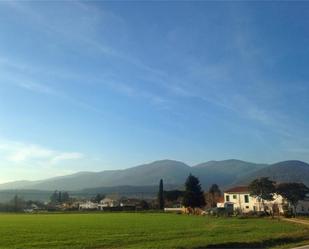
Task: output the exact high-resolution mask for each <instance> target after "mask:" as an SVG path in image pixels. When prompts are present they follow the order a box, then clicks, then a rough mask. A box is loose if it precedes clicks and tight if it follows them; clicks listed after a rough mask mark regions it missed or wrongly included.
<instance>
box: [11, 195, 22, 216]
mask: <svg viewBox="0 0 309 249" xmlns="http://www.w3.org/2000/svg"><path fill="white" fill-rule="evenodd" d="M10 203H11V205H12V210H13V211H14V212H18V211H22V210H23V208H24V207H25V201H24V200H23V199H22V198H20V197H19V196H18V195H15V196H14V197H13V199H12V200H11V201H10Z"/></svg>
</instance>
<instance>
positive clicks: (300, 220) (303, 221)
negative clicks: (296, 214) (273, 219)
mask: <svg viewBox="0 0 309 249" xmlns="http://www.w3.org/2000/svg"><path fill="white" fill-rule="evenodd" d="M282 220H284V221H289V222H294V223H298V224H303V225H308V226H309V220H302V219H297V218H289V219H288V218H282Z"/></svg>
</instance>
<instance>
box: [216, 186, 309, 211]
mask: <svg viewBox="0 0 309 249" xmlns="http://www.w3.org/2000/svg"><path fill="white" fill-rule="evenodd" d="M286 204H287V201H286V200H285V199H284V198H283V197H282V196H281V195H277V194H274V200H272V201H265V200H261V201H259V200H258V198H256V197H253V196H250V191H249V188H248V186H238V187H233V188H230V189H228V190H226V191H225V192H224V204H223V203H222V202H221V203H218V207H223V206H224V207H231V206H232V207H233V210H234V211H236V210H238V211H240V212H242V213H248V212H263V211H265V212H269V213H270V212H274V210H275V209H277V212H279V213H281V214H282V213H283V206H284V205H286ZM264 207H265V210H264ZM296 212H297V213H298V214H309V198H306V199H305V200H302V201H299V203H298V205H297V208H296Z"/></svg>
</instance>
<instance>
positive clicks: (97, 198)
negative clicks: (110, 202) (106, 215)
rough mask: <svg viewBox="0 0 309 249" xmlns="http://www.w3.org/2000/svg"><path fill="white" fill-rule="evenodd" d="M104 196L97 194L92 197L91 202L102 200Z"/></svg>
mask: <svg viewBox="0 0 309 249" xmlns="http://www.w3.org/2000/svg"><path fill="white" fill-rule="evenodd" d="M104 198H105V195H104V194H97V195H96V196H95V197H94V198H93V199H92V201H93V202H96V203H99V202H100V201H101V200H103V199H104Z"/></svg>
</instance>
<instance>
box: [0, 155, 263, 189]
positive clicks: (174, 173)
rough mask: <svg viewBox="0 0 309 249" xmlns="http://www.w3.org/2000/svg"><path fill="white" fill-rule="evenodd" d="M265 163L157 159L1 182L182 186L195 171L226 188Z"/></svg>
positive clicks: (58, 185)
mask: <svg viewBox="0 0 309 249" xmlns="http://www.w3.org/2000/svg"><path fill="white" fill-rule="evenodd" d="M261 167H265V165H260V164H253V163H248V162H244V161H239V160H225V161H210V162H207V163H203V164H199V165H196V166H194V167H190V166H188V165H186V164H184V163H183V162H179V161H173V160H161V161H155V162H153V163H149V164H143V165H140V166H136V167H133V168H129V169H123V170H108V171H101V172H79V173H76V174H72V175H68V176H62V177H55V178H50V179H46V180H41V181H32V182H31V181H30V182H25V184H22V182H15V183H14V182H12V183H7V184H2V185H0V189H37V190H49V191H50V190H55V189H58V190H82V189H89V188H98V187H113V186H123V185H127V186H151V185H154V186H156V185H157V184H158V182H159V180H160V179H161V178H163V179H164V184H166V185H167V184H169V185H173V186H183V184H184V182H185V179H186V178H187V176H188V175H189V174H190V173H192V174H194V175H196V176H197V177H199V178H200V181H201V183H202V186H203V187H204V188H208V187H209V186H210V185H211V184H212V183H217V184H219V185H220V186H222V187H224V186H226V185H228V184H231V183H233V182H234V181H236V180H237V179H238V177H239V176H241V175H243V174H244V173H250V172H253V171H255V170H257V169H259V168H261Z"/></svg>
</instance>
